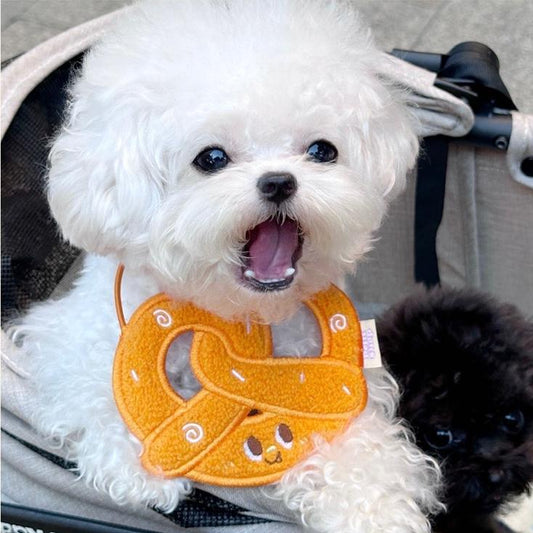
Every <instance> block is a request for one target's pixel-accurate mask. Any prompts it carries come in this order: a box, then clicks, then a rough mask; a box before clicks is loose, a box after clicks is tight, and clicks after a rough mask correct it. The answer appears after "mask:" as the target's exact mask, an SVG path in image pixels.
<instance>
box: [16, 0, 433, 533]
mask: <svg viewBox="0 0 533 533" xmlns="http://www.w3.org/2000/svg"><path fill="white" fill-rule="evenodd" d="M380 61H382V59H381V56H380V54H379V53H378V52H377V51H376V50H375V49H374V48H373V46H372V43H371V40H370V37H369V34H368V32H367V31H366V30H364V29H363V28H362V27H361V25H360V23H359V21H358V19H357V16H356V14H355V13H354V12H353V9H352V7H351V5H350V2H348V1H342V0H339V1H334V2H332V1H326V0H313V1H312V2H308V1H304V0H231V1H229V0H228V1H221V0H220V1H216V0H180V1H171V0H154V1H151V2H146V3H141V4H139V5H136V6H134V7H133V8H132V9H131V10H130V11H129V13H128V14H127V15H126V16H125V17H124V20H122V21H121V22H120V23H119V24H118V25H117V27H116V29H115V30H114V31H112V32H111V33H110V34H109V35H108V36H107V37H105V38H104V39H103V40H102V42H101V43H100V44H98V45H97V46H96V47H95V48H94V49H93V50H92V51H91V52H90V53H89V54H88V56H87V58H86V59H85V62H84V66H83V69H82V71H81V73H80V75H79V77H78V79H77V80H76V82H75V83H74V84H73V86H72V88H71V101H70V106H69V111H68V116H67V120H66V122H65V125H64V127H63V129H62V131H61V132H60V134H59V135H58V137H57V139H56V140H55V142H54V145H53V149H52V152H51V164H50V171H49V180H48V193H49V200H50V204H51V207H52V211H53V214H54V216H55V218H56V219H57V221H58V222H59V225H60V227H61V230H62V232H63V234H64V236H65V237H66V238H67V239H68V240H69V241H70V242H72V243H73V244H75V245H77V246H79V247H81V248H83V249H84V250H86V251H87V252H89V253H90V254H89V255H88V257H87V260H86V264H85V268H84V271H83V273H82V275H81V277H80V278H79V280H78V282H77V284H76V287H75V288H74V289H73V290H72V291H71V292H70V293H69V294H67V295H66V296H64V297H63V298H62V299H60V300H58V301H49V302H46V303H44V304H40V305H38V306H35V307H34V308H33V309H32V310H31V311H30V312H29V313H28V315H27V316H26V317H24V318H23V320H22V322H21V323H20V324H19V325H17V326H16V327H14V330H13V331H14V332H15V333H14V334H15V336H16V337H18V340H19V342H20V343H21V344H22V345H23V346H24V348H25V350H26V352H27V353H28V354H29V355H30V356H31V362H32V365H33V375H34V376H36V378H37V379H36V381H37V385H38V388H39V394H40V398H41V408H40V409H39V410H38V412H37V413H36V421H37V424H38V427H39V428H40V430H41V431H42V432H43V433H45V434H46V435H49V436H52V437H54V438H55V439H56V440H57V441H58V442H59V444H60V445H64V446H66V447H67V448H68V450H69V458H70V459H73V460H75V461H76V462H77V463H78V465H79V468H80V475H81V477H82V478H83V479H85V480H86V481H87V482H88V483H90V484H92V485H93V486H94V487H96V488H97V489H99V490H103V491H105V492H107V493H108V494H109V495H110V496H111V498H113V500H115V501H116V502H119V503H122V504H143V505H156V506H158V507H160V508H162V509H172V508H173V507H174V506H175V505H176V504H177V503H178V501H179V500H180V498H181V497H182V496H183V495H184V494H186V493H187V492H188V491H189V490H190V488H191V483H190V482H189V481H187V480H184V479H170V480H169V479H167V480H164V479H161V478H157V477H154V476H152V475H150V474H148V473H147V472H145V471H144V470H143V469H142V467H141V465H140V462H139V459H138V457H139V454H140V451H141V446H140V444H139V443H138V442H137V441H136V439H134V438H132V437H131V436H130V435H129V433H128V431H127V430H126V428H125V426H124V424H123V422H122V420H121V418H120V416H119V414H118V411H117V409H116V407H115V404H114V400H113V394H112V390H111V385H110V383H111V371H112V363H113V355H114V350H115V347H116V344H117V340H118V335H119V328H118V323H117V321H116V317H115V312H114V305H113V279H114V273H115V269H116V266H117V264H118V262H122V263H124V264H125V265H126V275H125V279H124V286H123V298H124V307H125V311H126V315H127V316H129V314H130V313H131V312H132V311H133V310H134V309H135V308H136V307H137V306H138V305H139V304H140V303H141V302H142V301H144V300H145V299H146V298H148V297H150V296H152V295H153V294H155V293H157V292H160V291H166V292H167V293H168V294H170V295H171V296H173V297H175V298H179V299H188V300H192V301H194V302H195V303H196V304H197V305H199V306H201V307H204V308H207V309H209V310H211V311H213V312H216V313H219V314H221V315H223V316H225V317H233V318H238V319H241V320H249V319H250V317H251V316H253V317H259V319H261V320H264V321H267V322H270V323H274V322H275V323H278V322H279V323H280V324H279V326H277V328H276V330H275V332H274V341H275V349H276V351H277V352H278V353H291V354H294V355H309V354H313V353H314V354H316V353H318V351H319V341H318V339H319V336H318V333H317V330H316V325H315V324H314V323H313V321H312V320H311V319H310V318H309V316H308V314H306V313H305V312H304V311H302V310H301V302H302V300H304V299H306V298H307V297H308V296H309V295H310V294H312V293H314V292H315V291H317V290H319V289H321V288H323V287H325V286H327V284H329V283H331V282H337V283H338V282H339V280H340V279H341V278H342V275H343V274H345V273H346V272H348V271H353V270H355V266H356V263H357V261H358V260H359V258H360V257H361V256H362V255H363V254H364V253H365V252H366V251H367V250H368V249H369V247H370V245H371V241H372V235H373V233H374V231H375V230H376V229H377V228H378V226H379V224H380V222H381V219H382V217H383V215H384V213H385V210H386V207H387V204H388V202H389V201H390V199H392V198H393V197H394V196H395V195H396V193H397V192H398V191H400V190H401V189H402V186H403V184H404V180H405V174H406V172H407V170H408V169H409V168H410V167H411V166H412V165H413V163H414V160H415V157H416V153H417V148H418V144H417V139H416V136H415V134H414V132H413V125H412V122H411V120H412V119H411V118H410V117H409V115H408V113H407V112H406V109H405V107H404V105H403V103H402V95H401V94H399V93H398V92H397V91H396V90H395V89H394V88H393V87H389V86H386V85H384V83H383V82H382V81H381V80H380V79H379V76H378V75H377V73H376V72H377V68H376V66H377V65H378V64H379V62H380ZM317 139H327V140H329V141H330V142H332V143H333V144H334V145H335V146H336V147H337V149H338V153H339V155H338V160H337V162H336V163H334V164H327V165H324V164H317V163H316V162H313V161H310V160H309V159H308V158H307V157H306V155H305V151H306V148H307V147H308V146H309V145H310V144H311V143H312V142H313V141H315V140H317ZM213 145H216V146H223V147H224V148H225V150H226V151H227V152H228V154H229V155H230V158H231V161H232V162H231V164H230V165H228V166H227V167H226V168H224V169H222V170H220V171H219V172H217V173H216V174H212V175H208V176H207V175H205V174H203V173H201V172H199V171H198V170H197V169H196V168H195V167H194V166H193V165H192V164H191V161H193V159H194V158H195V156H196V154H198V153H199V152H200V151H201V150H202V149H203V148H204V147H206V146H213ZM272 171H278V172H290V173H292V174H293V175H294V176H295V177H296V179H297V181H298V190H297V194H296V195H295V196H294V197H293V198H292V199H291V201H290V202H285V203H283V204H282V205H281V207H280V210H279V212H278V213H277V215H278V216H282V217H283V216H289V217H291V218H293V219H296V220H297V221H298V223H299V224H300V226H301V228H302V230H303V232H304V234H305V241H304V247H303V255H302V258H301V259H300V260H299V262H298V272H297V275H296V276H295V280H294V282H293V283H292V285H291V286H290V287H289V288H287V289H285V290H283V291H275V292H269V293H259V292H256V291H253V290H250V289H249V288H248V287H246V286H244V285H243V283H242V281H241V279H240V277H239V274H238V273H239V271H240V267H239V264H240V251H241V248H242V245H243V242H244V240H245V236H246V232H247V231H248V230H249V229H250V228H252V227H253V226H255V225H256V224H258V223H259V222H261V221H264V220H266V219H268V218H269V217H271V216H273V215H274V214H275V212H274V210H273V204H272V203H271V202H270V203H269V202H265V201H262V200H261V198H260V197H259V195H258V193H257V186H256V182H257V179H258V178H259V177H260V176H261V175H263V174H264V173H265V172H272ZM91 254H96V255H91ZM102 256H108V257H102ZM187 347H188V340H187V339H185V338H184V339H181V340H178V341H177V342H176V343H175V346H174V348H173V353H172V357H170V356H169V361H168V362H167V372H168V374H169V377H170V379H171V381H172V382H173V383H174V385H175V387H176V388H177V389H178V390H180V392H181V393H182V394H183V395H185V396H186V395H190V394H193V393H194V392H195V390H196V387H197V383H196V380H195V379H194V376H192V375H191V373H190V369H189V368H188V365H187ZM368 382H369V395H370V400H369V404H368V406H367V408H366V409H365V411H364V412H363V414H362V415H361V416H360V417H359V418H357V419H356V420H354V421H353V422H352V424H351V425H350V427H349V429H348V430H347V431H346V432H345V434H343V435H341V436H339V437H338V438H337V439H336V440H335V441H334V442H333V443H330V444H328V443H326V442H322V441H321V440H320V439H316V448H317V449H316V452H315V453H314V454H313V455H312V456H311V457H310V458H308V459H307V460H306V461H304V462H303V463H302V464H300V465H299V466H297V467H296V468H294V469H293V470H291V471H290V472H288V473H287V474H286V475H285V476H284V478H283V479H282V481H281V482H280V483H279V484H278V485H277V486H276V487H275V489H274V492H273V494H272V495H271V497H275V498H278V499H280V500H282V501H283V502H284V503H285V504H286V505H287V507H288V508H289V509H291V510H293V511H294V512H295V514H296V516H297V517H298V518H299V519H300V520H301V522H302V523H303V524H305V525H306V526H307V527H309V528H312V529H315V530H317V531H324V532H339V531H346V532H350V531H357V532H358V533H365V532H387V533H400V532H402V533H407V532H411V533H422V532H425V531H427V530H428V522H427V519H426V517H425V513H427V512H430V511H433V510H435V509H436V508H437V506H438V501H437V499H436V488H437V485H438V469H437V467H436V465H435V464H434V463H433V462H432V461H430V460H429V459H428V458H427V457H425V456H424V455H423V454H422V453H421V452H420V451H419V450H418V449H417V448H416V447H415V446H414V444H413V443H412V442H411V440H410V438H409V435H408V433H407V431H406V429H405V428H404V427H403V426H402V424H401V423H400V422H399V421H397V420H395V419H394V412H395V405H396V401H397V396H398V391H397V388H396V386H395V384H394V382H393V381H392V379H391V378H390V376H388V375H387V374H386V373H385V372H384V371H369V372H368Z"/></svg>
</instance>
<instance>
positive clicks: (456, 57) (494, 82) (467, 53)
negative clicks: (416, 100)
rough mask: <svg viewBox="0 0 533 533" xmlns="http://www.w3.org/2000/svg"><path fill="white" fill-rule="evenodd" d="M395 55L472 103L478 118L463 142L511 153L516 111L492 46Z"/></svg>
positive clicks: (398, 51)
mask: <svg viewBox="0 0 533 533" xmlns="http://www.w3.org/2000/svg"><path fill="white" fill-rule="evenodd" d="M392 55H393V56H395V57H398V58H399V59H402V60H404V61H407V62H409V63H411V64H413V65H416V66H418V67H421V68H424V69H426V70H429V71H431V72H435V73H436V74H437V77H436V79H435V86H436V87H438V88H439V89H442V90H444V91H446V92H448V93H450V94H453V95H454V96H456V97H458V98H461V99H463V100H465V101H467V102H468V104H469V105H470V107H471V108H472V110H473V112H474V115H475V122H474V125H473V127H472V129H471V130H470V132H469V133H468V134H467V135H466V136H465V137H463V138H462V140H464V141H467V142H471V143H475V144H476V145H480V146H490V147H493V148H497V149H498V150H503V151H505V150H507V148H508V146H509V139H510V138H511V133H512V128H513V124H512V116H511V111H513V110H516V106H515V105H514V103H513V101H512V99H511V96H510V94H509V91H508V90H507V88H506V87H505V85H504V83H503V81H502V79H501V77H500V62H499V60H498V56H497V55H496V54H495V53H494V51H493V50H491V49H490V48H489V47H488V46H486V45H484V44H482V43H478V42H464V43H461V44H458V45H457V46H454V47H453V48H452V49H451V50H450V51H449V52H448V53H447V54H435V53H431V52H417V51H413V50H401V49H398V48H395V49H394V50H393V51H392Z"/></svg>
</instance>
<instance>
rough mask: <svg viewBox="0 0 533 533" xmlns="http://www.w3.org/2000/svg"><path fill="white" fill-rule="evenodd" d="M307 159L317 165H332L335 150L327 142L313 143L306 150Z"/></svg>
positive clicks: (335, 157) (335, 154) (335, 155)
mask: <svg viewBox="0 0 533 533" xmlns="http://www.w3.org/2000/svg"><path fill="white" fill-rule="evenodd" d="M307 154H308V155H309V157H310V158H311V159H312V160H313V161H316V162H317V163H332V162H333V161H335V160H336V159H337V155H338V152H337V148H335V147H334V146H333V145H332V144H331V143H330V142H328V141H315V142H314V143H312V144H311V145H310V146H309V148H308V149H307Z"/></svg>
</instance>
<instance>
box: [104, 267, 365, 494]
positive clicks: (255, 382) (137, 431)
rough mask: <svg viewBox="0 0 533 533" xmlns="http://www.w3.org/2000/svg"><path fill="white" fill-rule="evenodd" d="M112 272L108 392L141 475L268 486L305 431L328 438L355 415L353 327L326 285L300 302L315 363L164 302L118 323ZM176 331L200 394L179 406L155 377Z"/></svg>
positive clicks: (267, 337)
mask: <svg viewBox="0 0 533 533" xmlns="http://www.w3.org/2000/svg"><path fill="white" fill-rule="evenodd" d="M121 276H122V267H120V268H119V271H118V272H117V282H116V287H115V294H116V303H117V313H118V317H119V322H120V325H121V329H122V334H121V337H120V341H119V344H118V347H117V350H116V354H115V362H114V370H113V388H114V394H115V401H116V404H117V406H118V409H119V411H120V413H121V415H122V417H123V419H124V421H125V422H126V425H127V427H128V428H129V430H130V431H131V432H132V433H133V434H134V435H135V436H136V437H137V438H138V439H140V440H141V441H142V443H143V446H144V449H143V453H142V457H141V460H142V464H143V466H144V467H145V468H146V470H148V471H149V472H151V473H153V474H156V475H162V476H166V477H175V476H186V477H188V478H190V479H193V480H196V481H201V482H206V483H211V484H214V485H224V486H253V485H263V484H266V483H271V482H274V481H276V480H278V479H279V478H280V477H281V476H282V475H283V473H284V472H285V471H286V470H288V469H289V468H290V467H292V466H294V465H295V464H296V463H297V462H298V461H300V460H302V459H303V458H304V457H305V456H306V455H307V454H308V453H309V452H310V451H311V442H310V437H311V435H313V434H317V433H318V434H321V435H322V436H323V437H324V438H326V439H327V440H331V439H332V438H333V437H334V436H335V435H336V434H338V433H340V432H342V431H343V429H344V427H345V426H346V424H347V422H348V421H349V420H350V419H352V418H353V417H355V416H357V415H358V414H359V413H360V412H361V411H362V410H363V408H364V406H365V404H366V398H367V391H366V383H365V380H364V376H363V372H362V366H363V357H362V342H361V330H360V325H359V320H358V317H357V314H356V312H355V310H354V308H353V306H352V304H351V303H350V301H349V299H348V298H347V296H346V295H345V294H344V293H343V292H342V291H340V290H339V289H338V288H336V287H334V286H331V287H330V288H329V289H327V290H324V291H322V292H319V293H317V294H316V295H314V296H313V297H312V298H311V299H310V300H309V301H308V302H306V305H307V306H308V307H309V309H311V311H312V312H313V314H314V315H315V317H316V319H317V320H318V323H319V325H320V329H321V334H322V353H321V355H320V356H319V357H316V358H297V357H277V356H276V357H273V355H272V339H271V333H270V327H269V326H264V325H259V324H251V325H250V326H249V327H247V326H246V325H245V324H242V323H238V322H230V321H226V320H223V319H221V318H219V317H217V316H215V315H213V314H211V313H209V312H207V311H204V310H202V309H199V308H197V307H195V306H194V305H192V304H190V303H183V302H176V301H173V300H171V299H170V298H169V297H168V296H166V295H164V294H159V295H156V296H154V297H152V298H150V299H149V300H147V301H146V302H144V303H143V304H142V305H141V306H140V307H139V308H138V309H137V310H136V311H135V313H134V314H133V316H132V317H131V319H130V321H129V322H128V323H127V324H126V323H125V321H124V318H123V314H122V307H121V304H120V282H121ZM187 331H192V332H193V341H192V346H191V354H190V359H191V367H192V370H193V372H194V374H195V376H196V377H197V379H198V380H199V381H200V383H201V384H202V387H203V388H202V389H201V390H200V391H199V392H198V393H197V394H196V395H195V396H193V397H192V398H191V399H189V400H185V399H183V398H181V396H179V394H178V393H177V392H176V391H175V390H174V389H173V388H172V387H171V386H170V384H169V382H168V379H167V377H166V373H165V358H166V354H167V351H168V348H169V346H170V345H171V343H172V342H173V341H174V340H175V339H176V337H178V336H179V335H181V334H182V333H185V332H187Z"/></svg>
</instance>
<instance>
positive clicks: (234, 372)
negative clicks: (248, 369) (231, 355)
mask: <svg viewBox="0 0 533 533" xmlns="http://www.w3.org/2000/svg"><path fill="white" fill-rule="evenodd" d="M231 373H232V374H233V375H234V376H235V377H236V378H237V379H238V380H239V381H242V382H245V381H246V379H245V378H244V376H243V375H242V374H239V373H238V372H237V371H236V370H235V369H234V368H232V369H231Z"/></svg>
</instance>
